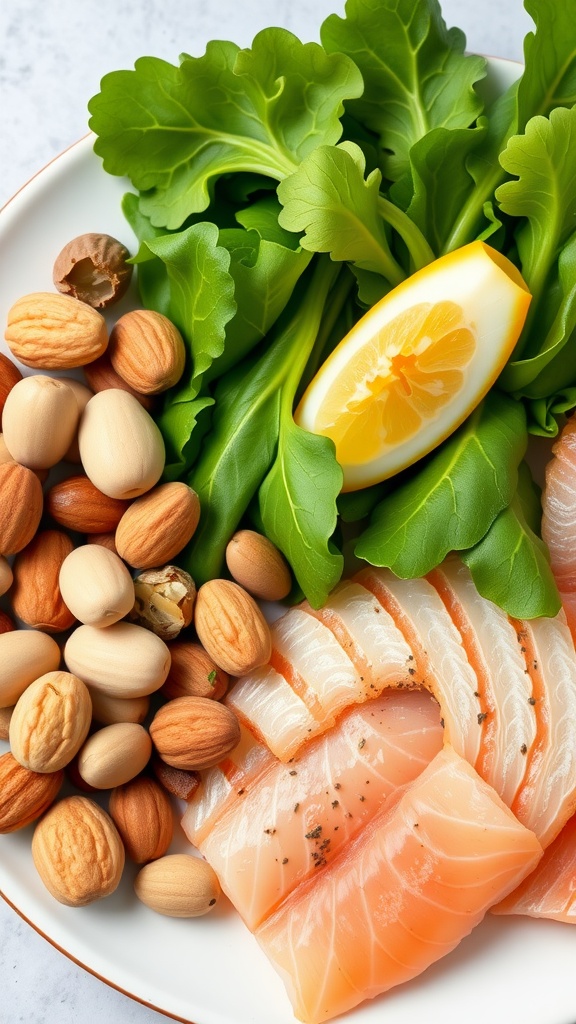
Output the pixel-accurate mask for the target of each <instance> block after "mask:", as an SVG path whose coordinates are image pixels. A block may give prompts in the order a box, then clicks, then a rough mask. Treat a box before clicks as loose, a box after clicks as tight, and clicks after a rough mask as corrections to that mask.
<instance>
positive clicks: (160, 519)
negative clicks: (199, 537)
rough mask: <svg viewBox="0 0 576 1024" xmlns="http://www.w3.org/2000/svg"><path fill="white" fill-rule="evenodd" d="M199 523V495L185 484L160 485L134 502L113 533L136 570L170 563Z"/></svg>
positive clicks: (121, 551)
mask: <svg viewBox="0 0 576 1024" xmlns="http://www.w3.org/2000/svg"><path fill="white" fill-rule="evenodd" d="M199 519H200V502H199V499H198V495H197V494H196V492H195V491H193V490H192V488H191V487H188V486H187V485H186V484H184V483H180V482H178V481H174V482H173V483H167V484H160V486H159V487H155V488H154V490H152V491H150V492H149V493H148V494H145V495H143V497H141V498H138V499H137V500H136V501H133V502H132V504H131V505H130V508H128V509H127V511H126V512H125V513H124V515H123V516H122V519H121V520H120V522H119V523H118V527H117V529H116V548H117V549H118V554H119V555H120V557H121V558H124V559H125V561H126V562H128V564H129V565H131V566H133V567H134V568H135V569H152V568H154V567H155V566H158V565H163V564H164V563H165V562H170V561H171V560H172V559H173V558H175V557H176V555H178V554H179V553H180V551H182V548H184V547H185V546H186V544H187V543H188V541H189V540H190V539H191V537H192V536H193V534H194V531H195V530H196V527H197V526H198V521H199Z"/></svg>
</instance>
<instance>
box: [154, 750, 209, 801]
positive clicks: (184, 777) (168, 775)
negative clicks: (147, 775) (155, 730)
mask: <svg viewBox="0 0 576 1024" xmlns="http://www.w3.org/2000/svg"><path fill="white" fill-rule="evenodd" d="M150 763H151V766H152V771H153V772H154V775H155V776H156V778H157V779H158V782H159V783H160V785H161V786H163V788H164V789H165V790H166V792H167V793H170V795H171V796H175V797H176V799H177V800H186V801H188V800H191V799H192V797H193V796H194V793H195V792H196V790H197V789H198V786H199V785H200V775H199V774H198V772H190V771H187V770H186V769H185V768H173V767H172V765H171V764H166V761H163V760H162V758H161V757H160V756H159V755H158V754H154V755H153V756H152V760H151V762H150Z"/></svg>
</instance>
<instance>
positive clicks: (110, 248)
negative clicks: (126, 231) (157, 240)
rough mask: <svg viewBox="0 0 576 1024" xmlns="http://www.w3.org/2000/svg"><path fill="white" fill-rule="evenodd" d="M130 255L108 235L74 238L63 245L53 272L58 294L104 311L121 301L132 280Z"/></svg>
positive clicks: (90, 234) (86, 235) (124, 247)
mask: <svg viewBox="0 0 576 1024" xmlns="http://www.w3.org/2000/svg"><path fill="white" fill-rule="evenodd" d="M129 257H130V253H129V252H128V249H127V248H126V246H124V245H122V242H119V241H118V240H117V239H116V238H112V236H111V235H100V234H95V233H88V234H85V235H78V237H77V238H73V239H72V240H71V241H70V242H68V244H67V245H65V246H64V248H63V249H62V251H61V252H60V254H59V255H58V257H57V258H56V262H55V263H54V269H53V275H52V276H53V281H54V284H55V285H56V287H57V289H58V291H59V292H64V294H66V295H72V296H73V297H74V298H75V299H80V301H81V302H85V303H87V305H89V306H93V307H94V308H95V309H104V308H105V307H107V306H111V305H112V304H113V303H114V302H117V301H118V300H119V299H121V298H122V296H123V295H124V293H125V291H126V289H127V288H128V285H129V284H130V279H131V277H132V266H131V265H130V264H129V263H127V262H126V261H127V259H129Z"/></svg>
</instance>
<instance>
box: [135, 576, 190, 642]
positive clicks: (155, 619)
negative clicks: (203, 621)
mask: <svg viewBox="0 0 576 1024" xmlns="http://www.w3.org/2000/svg"><path fill="white" fill-rule="evenodd" d="M195 600H196V587H195V585H194V580H193V579H192V577H191V576H190V575H189V573H187V572H184V570H183V569H179V568H178V566H176V565H165V566H164V568H163V569H147V570H146V571H145V572H142V573H140V574H139V575H138V576H136V578H135V579H134V607H133V609H132V611H131V612H130V618H131V619H132V621H133V622H137V623H138V624H139V625H140V626H144V628H145V629H150V630H152V632H153V633H156V636H159V637H161V638H162V640H166V641H168V640H174V639H175V638H176V637H177V636H178V634H179V633H181V632H182V630H183V629H185V627H186V626H189V625H190V623H191V622H192V614H193V611H194V601H195Z"/></svg>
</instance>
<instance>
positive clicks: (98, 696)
mask: <svg viewBox="0 0 576 1024" xmlns="http://www.w3.org/2000/svg"><path fill="white" fill-rule="evenodd" d="M88 689H89V691H90V697H91V700H92V718H93V719H94V721H95V722H99V723H100V725H115V723H116V722H136V723H137V724H138V725H141V724H142V722H143V721H144V719H145V718H146V716H147V714H148V711H149V710H150V697H148V696H146V697H110V696H109V695H108V694H107V693H102V691H101V690H95V689H93V688H91V687H88Z"/></svg>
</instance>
